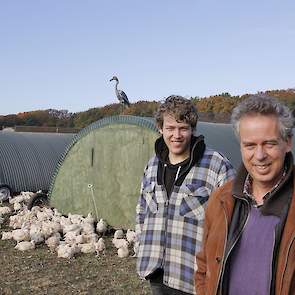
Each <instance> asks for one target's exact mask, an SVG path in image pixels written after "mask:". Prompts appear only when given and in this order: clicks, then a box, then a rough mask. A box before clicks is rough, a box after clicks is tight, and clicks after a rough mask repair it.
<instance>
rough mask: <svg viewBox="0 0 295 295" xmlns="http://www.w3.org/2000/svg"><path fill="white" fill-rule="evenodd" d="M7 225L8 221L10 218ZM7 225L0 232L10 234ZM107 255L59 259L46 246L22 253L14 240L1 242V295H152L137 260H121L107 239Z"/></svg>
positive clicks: (109, 239) (84, 255)
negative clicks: (138, 274) (138, 268)
mask: <svg viewBox="0 0 295 295" xmlns="http://www.w3.org/2000/svg"><path fill="white" fill-rule="evenodd" d="M7 221H8V217H7ZM7 221H6V222H5V224H4V225H3V224H2V227H1V229H0V232H2V231H7V230H9V229H8V227H7ZM106 243H107V244H106V246H107V249H106V252H105V255H102V254H101V255H100V256H99V257H97V256H95V254H80V255H78V256H77V257H76V258H74V259H70V260H68V259H62V258H57V254H56V253H51V252H50V251H49V250H48V248H47V247H46V246H45V245H39V246H37V248H36V249H35V250H30V251H25V252H21V251H18V250H16V249H14V246H15V244H16V242H15V241H12V240H8V241H7V240H5V241H2V240H0V295H29V294H33V295H35V294H36V295H43V294H48V295H59V294H62V295H68V294H84V295H86V294H87V295H92V294H93V295H94V294H114V295H117V294H118V295H121V294H122V295H124V294H128V295H133V294H134V295H137V294H138V295H145V294H150V289H149V285H148V283H147V282H146V281H141V280H140V279H139V278H138V276H137V274H136V272H135V264H136V258H133V257H128V258H119V257H118V256H117V253H116V249H115V248H114V247H113V246H112V245H111V237H107V238H106Z"/></svg>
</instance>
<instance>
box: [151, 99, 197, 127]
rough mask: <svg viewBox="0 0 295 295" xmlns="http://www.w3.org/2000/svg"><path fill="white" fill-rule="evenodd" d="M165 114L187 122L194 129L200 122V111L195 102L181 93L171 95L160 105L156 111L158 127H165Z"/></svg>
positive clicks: (178, 120)
mask: <svg viewBox="0 0 295 295" xmlns="http://www.w3.org/2000/svg"><path fill="white" fill-rule="evenodd" d="M164 115H170V116H172V117H173V118H175V120H176V121H177V122H185V123H187V124H189V125H190V126H191V127H192V129H194V128H195V127H196V125H197V122H198V118H199V116H198V111H197V108H196V106H195V105H194V104H193V102H192V101H191V100H189V99H186V98H184V97H182V96H179V95H171V96H169V97H167V98H166V100H165V101H164V102H163V103H162V104H161V105H160V106H159V108H158V110H157V112H156V113H155V120H156V123H157V126H158V128H160V129H162V128H163V121H164Z"/></svg>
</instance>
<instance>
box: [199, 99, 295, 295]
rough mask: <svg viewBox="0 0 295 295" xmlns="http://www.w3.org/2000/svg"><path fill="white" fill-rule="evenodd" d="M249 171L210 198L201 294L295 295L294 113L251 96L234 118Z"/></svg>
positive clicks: (272, 101) (273, 101) (242, 170)
mask: <svg viewBox="0 0 295 295" xmlns="http://www.w3.org/2000/svg"><path fill="white" fill-rule="evenodd" d="M232 123H233V125H234V128H235V131H236V133H237V135H238V137H239V140H240V147H241V154H242V160H243V164H242V165H241V167H240V169H239V172H238V174H237V176H236V178H235V180H233V181H230V182H228V183H227V184H225V185H224V186H222V187H221V188H219V189H218V190H216V191H215V192H214V193H213V194H212V196H211V197H210V199H209V202H208V207H207V211H206V217H205V232H204V240H203V248H202V251H201V252H200V253H199V254H198V255H197V265H198V269H197V272H196V274H195V287H196V290H197V291H198V295H202V294H224V295H225V294H226V295H227V294H229V295H237V294H238V295H254V294H259V295H269V294H276V295H279V294H286V295H287V294H295V190H294V184H295V181H294V180H295V174H294V171H295V170H294V167H293V156H292V153H291V147H292V127H293V124H294V119H293V117H292V114H291V112H290V110H289V109H288V108H287V107H286V106H285V105H283V104H281V103H280V102H278V101H277V100H276V99H274V98H271V97H266V96H251V97H249V98H247V99H246V100H244V101H242V102H241V103H240V105H238V106H237V107H236V108H235V109H234V111H233V114H232Z"/></svg>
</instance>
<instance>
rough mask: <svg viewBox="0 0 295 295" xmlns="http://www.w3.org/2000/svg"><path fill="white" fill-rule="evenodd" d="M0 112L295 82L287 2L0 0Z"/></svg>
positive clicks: (294, 7) (290, 0) (292, 23)
mask: <svg viewBox="0 0 295 295" xmlns="http://www.w3.org/2000/svg"><path fill="white" fill-rule="evenodd" d="M0 38H1V39H0V40H1V41H0V102H1V104H0V106H1V107H0V115H7V114H11V113H18V112H22V111H31V110H37V109H48V108H54V109H67V110H69V111H71V112H78V111H85V110H87V109H89V108H92V107H99V106H104V105H106V104H111V103H115V102H117V100H116V97H115V93H114V83H111V82H109V80H110V78H111V77H112V76H113V75H117V76H118V77H119V79H120V84H119V88H120V89H122V90H124V91H125V92H126V94H127V95H128V97H129V100H130V101H131V102H136V101H138V100H153V99H154V100H161V99H163V98H164V97H166V96H168V95H170V94H180V95H183V96H186V95H187V96H201V97H202V96H209V95H214V94H218V93H222V92H229V93H231V94H232V95H236V94H244V93H256V92H257V91H263V90H267V89H286V88H294V87H295V49H294V48H295V1H294V0H286V1H284V0H281V1H274V0H261V1H260V0H247V1H239V0H228V1H227V0H222V1H221V0H216V1H211V0H202V1H199V0H194V1H193V0H177V1H176V0H170V1H166V0H157V1H156V0H145V1H142V0H124V1H123V0H121V1H120V0H113V1H110V0H83V1H82V0H80V1H79V0H42V1H40V0H25V1H24V0H11V1H5V0H0Z"/></svg>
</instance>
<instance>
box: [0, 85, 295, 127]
mask: <svg viewBox="0 0 295 295" xmlns="http://www.w3.org/2000/svg"><path fill="white" fill-rule="evenodd" d="M261 93H265V94H268V95H271V96H275V97H277V98H278V99H280V100H282V101H284V102H285V103H286V104H287V105H288V106H289V107H290V108H291V109H292V110H293V112H294V114H295V89H287V90H269V91H266V92H261ZM249 95H250V94H244V95H242V96H231V95H230V94H229V93H222V94H219V95H214V96H210V97H204V98H200V97H192V98H191V100H192V101H193V102H194V103H195V104H196V106H197V109H198V111H199V113H200V120H203V121H212V122H228V121H229V118H230V114H231V111H232V109H233V108H234V107H235V106H236V105H237V104H238V103H239V102H240V101H241V100H243V99H245V98H246V97H248V96H249ZM158 105H159V102H158V101H138V102H136V103H133V104H131V106H130V107H129V108H124V109H123V108H122V105H120V104H118V103H115V104H110V105H106V106H104V107H100V108H91V109H89V110H87V111H84V112H78V113H70V112H68V111H67V110H54V109H48V110H38V111H31V112H24V113H18V114H12V115H6V116H0V126H3V127H14V126H16V125H23V126H43V127H65V128H83V127H85V126H87V125H89V124H91V123H92V122H95V121H97V120H99V119H102V118H104V117H108V116H114V115H119V114H124V115H134V116H142V117H151V116H153V114H154V112H155V111H156V109H157V107H158Z"/></svg>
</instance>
